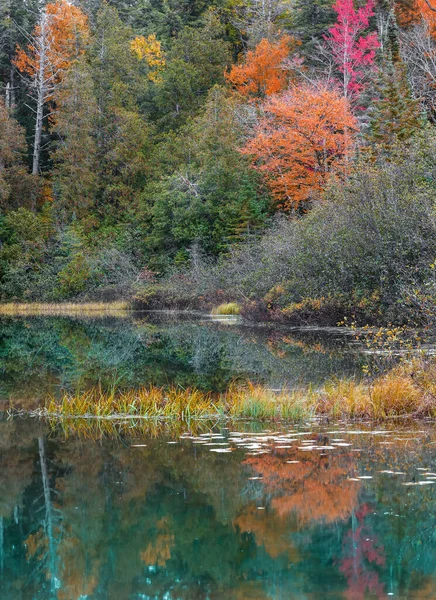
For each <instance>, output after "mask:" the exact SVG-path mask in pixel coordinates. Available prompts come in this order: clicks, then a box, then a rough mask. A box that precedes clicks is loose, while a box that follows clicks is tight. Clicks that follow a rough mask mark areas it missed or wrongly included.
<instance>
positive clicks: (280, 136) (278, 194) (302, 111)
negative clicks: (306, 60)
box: [242, 84, 358, 210]
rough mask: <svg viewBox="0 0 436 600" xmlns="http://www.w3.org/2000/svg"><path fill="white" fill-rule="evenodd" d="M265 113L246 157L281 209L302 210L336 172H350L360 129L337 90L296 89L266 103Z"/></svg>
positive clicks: (345, 101)
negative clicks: (263, 180) (302, 205)
mask: <svg viewBox="0 0 436 600" xmlns="http://www.w3.org/2000/svg"><path fill="white" fill-rule="evenodd" d="M264 113H265V116H264V117H263V118H262V119H261V121H260V123H259V125H258V127H257V130H256V133H255V136H254V137H253V138H252V139H251V140H250V141H249V142H248V143H247V144H246V146H245V148H243V149H242V152H243V153H245V154H248V155H250V156H251V157H252V161H253V165H254V167H255V168H256V169H257V170H258V171H260V172H261V173H263V175H264V176H265V179H266V183H267V184H268V186H269V187H270V189H271V191H272V194H273V196H274V197H275V199H276V200H277V202H278V205H279V206H280V207H281V208H284V209H285V210H291V209H295V208H298V206H299V205H300V204H301V203H302V202H304V201H308V200H311V199H312V198H314V197H315V196H316V195H317V194H318V193H319V191H320V190H322V189H323V187H324V186H325V184H326V182H327V179H328V177H329V175H330V174H331V173H332V172H335V173H337V174H339V175H341V174H344V173H345V172H346V170H347V166H348V162H349V159H350V157H351V155H352V154H353V151H354V139H353V138H354V134H355V133H356V132H357V129H358V126H357V120H356V118H355V117H354V116H353V115H352V113H351V110H350V106H349V104H348V101H347V99H346V98H344V97H342V96H341V95H340V94H339V93H338V92H337V91H336V90H332V89H329V87H327V86H326V85H312V84H302V85H298V86H293V87H291V88H290V89H288V90H286V91H285V92H283V93H281V94H276V95H273V96H271V97H270V98H269V99H267V101H266V102H265V105H264Z"/></svg>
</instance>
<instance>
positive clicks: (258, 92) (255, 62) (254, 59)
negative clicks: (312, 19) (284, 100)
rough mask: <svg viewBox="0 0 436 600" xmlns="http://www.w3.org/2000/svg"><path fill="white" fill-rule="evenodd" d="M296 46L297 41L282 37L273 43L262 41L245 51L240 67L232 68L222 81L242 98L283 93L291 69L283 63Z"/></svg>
mask: <svg viewBox="0 0 436 600" xmlns="http://www.w3.org/2000/svg"><path fill="white" fill-rule="evenodd" d="M297 46H298V42H297V40H295V39H294V38H293V37H291V36H289V35H284V36H283V37H281V38H280V39H279V40H278V41H277V42H270V41H269V40H267V39H263V40H261V41H260V42H259V44H258V45H257V46H256V48H255V49H254V50H249V51H248V52H247V54H246V56H245V60H244V62H243V63H242V64H240V65H233V67H232V68H231V70H230V72H229V73H226V74H225V76H226V79H227V81H228V82H229V83H231V84H232V85H233V86H234V88H235V89H236V90H237V91H238V92H239V93H240V94H242V95H243V96H247V97H255V98H264V97H265V96H270V95H271V94H276V93H277V92H280V91H281V90H283V89H284V88H285V87H286V86H287V85H288V82H289V79H290V78H291V77H292V68H291V67H290V65H289V64H287V63H286V59H287V58H288V57H289V55H290V53H292V51H293V50H295V48H296V47H297Z"/></svg>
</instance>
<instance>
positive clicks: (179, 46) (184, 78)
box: [151, 11, 231, 127]
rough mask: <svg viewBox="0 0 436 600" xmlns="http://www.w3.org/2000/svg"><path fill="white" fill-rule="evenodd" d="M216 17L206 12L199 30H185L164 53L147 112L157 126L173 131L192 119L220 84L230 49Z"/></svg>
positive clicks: (222, 81) (188, 28)
mask: <svg viewBox="0 0 436 600" xmlns="http://www.w3.org/2000/svg"><path fill="white" fill-rule="evenodd" d="M224 34H225V31H224V28H223V26H222V25H221V23H220V21H219V19H218V17H217V15H216V14H215V13H214V12H213V11H209V12H207V13H206V14H205V15H204V16H203V19H202V27H198V28H193V27H185V28H184V29H183V31H182V32H181V33H180V35H179V36H178V37H177V39H175V40H174V42H173V44H172V47H171V48H170V50H169V52H168V53H167V65H166V68H165V70H164V71H163V73H162V80H161V81H160V82H159V84H158V85H157V86H156V89H155V94H154V96H153V97H152V101H151V111H152V112H155V111H156V108H157V109H158V110H157V114H156V116H155V118H156V119H157V120H159V122H160V124H161V126H162V125H164V126H169V127H177V126H180V125H182V124H183V123H184V122H185V121H186V119H187V118H188V117H189V116H192V115H195V114H196V113H197V112H198V110H199V108H200V107H201V105H202V104H203V103H204V100H205V98H206V96H207V93H208V91H209V90H210V89H211V88H212V87H213V86H214V85H216V84H222V83H224V70H225V69H226V67H227V66H228V65H229V63H230V58H231V57H230V45H229V43H228V42H226V41H225V40H224V39H223V37H224Z"/></svg>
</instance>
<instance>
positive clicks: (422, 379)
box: [38, 359, 436, 421]
mask: <svg viewBox="0 0 436 600" xmlns="http://www.w3.org/2000/svg"><path fill="white" fill-rule="evenodd" d="M38 414H39V415H40V416H47V417H49V418H54V419H62V418H65V417H67V418H86V419H112V420H118V421H119V420H122V419H126V420H129V419H130V420H134V419H150V420H151V419H154V420H165V421H171V420H180V421H190V420H191V419H193V420H196V419H209V420H210V419H252V420H259V421H267V420H298V419H305V418H310V417H314V416H326V417H332V418H370V419H385V418H392V417H404V416H422V417H423V416H435V415H436V364H435V361H423V360H422V359H421V360H419V361H418V360H416V361H412V362H411V363H409V364H408V365H400V366H399V367H396V368H395V369H393V370H392V371H390V372H389V373H387V374H384V375H381V376H379V377H378V378H376V379H374V380H368V381H364V382H357V381H355V380H345V381H344V380H333V381H331V382H329V383H327V384H326V385H324V386H323V387H322V388H320V389H313V388H311V387H307V388H301V389H295V390H291V391H288V390H272V389H268V388H265V387H263V386H261V385H252V384H249V385H247V386H245V387H237V386H232V387H230V389H229V390H228V391H227V392H225V393H223V394H213V393H210V392H209V393H205V392H202V391H200V390H197V389H190V388H188V389H183V388H176V387H173V388H169V389H166V388H158V387H149V388H143V389H139V390H128V391H120V392H117V391H113V392H111V393H104V392H103V391H102V390H100V389H97V388H96V389H92V390H89V391H86V392H83V393H81V394H76V395H68V394H65V395H64V396H63V397H62V398H61V399H59V400H58V399H54V398H52V399H50V400H49V401H48V402H47V405H46V407H45V408H44V409H43V410H41V411H40V412H39V413H38Z"/></svg>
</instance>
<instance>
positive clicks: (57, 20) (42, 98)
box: [14, 0, 89, 175]
mask: <svg viewBox="0 0 436 600" xmlns="http://www.w3.org/2000/svg"><path fill="white" fill-rule="evenodd" d="M88 33H89V32H88V23H87V18H86V16H85V15H84V13H83V12H82V11H81V10H80V9H79V8H77V7H75V6H73V5H71V4H69V3H68V2H67V1H66V0H56V2H54V3H51V4H47V6H46V7H45V9H44V11H43V12H42V14H41V17H40V20H39V23H38V25H37V26H36V27H35V29H34V30H33V33H32V35H31V36H30V41H29V44H28V46H27V48H26V49H23V48H21V47H18V48H17V55H16V57H15V61H14V62H15V65H16V66H17V67H18V69H19V70H20V71H21V72H22V73H25V74H26V75H28V76H29V77H30V80H31V85H32V92H31V95H32V96H33V98H34V101H35V104H36V111H35V115H36V116H35V135H34V142H33V166H32V174H33V175H38V174H39V172H40V158H41V140H42V130H43V124H44V119H46V118H47V117H48V116H49V115H48V114H46V111H45V107H46V105H47V104H49V103H52V101H53V99H54V97H55V93H56V90H57V89H58V87H59V84H60V82H61V81H62V79H63V77H64V76H65V73H66V72H67V71H68V69H69V67H70V65H71V61H72V60H73V59H74V58H77V57H78V56H79V55H80V54H81V53H82V52H83V42H84V40H85V39H86V38H87V36H88Z"/></svg>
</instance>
